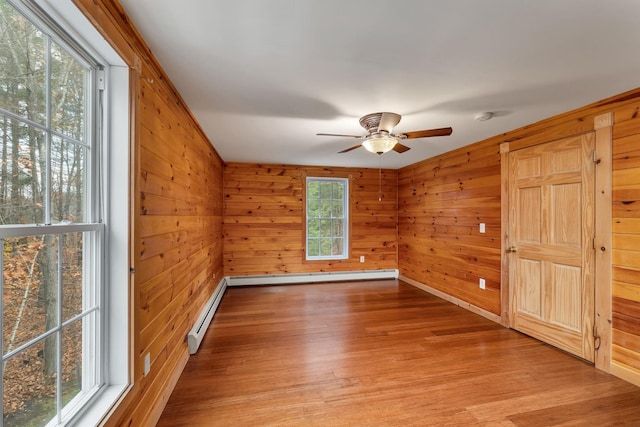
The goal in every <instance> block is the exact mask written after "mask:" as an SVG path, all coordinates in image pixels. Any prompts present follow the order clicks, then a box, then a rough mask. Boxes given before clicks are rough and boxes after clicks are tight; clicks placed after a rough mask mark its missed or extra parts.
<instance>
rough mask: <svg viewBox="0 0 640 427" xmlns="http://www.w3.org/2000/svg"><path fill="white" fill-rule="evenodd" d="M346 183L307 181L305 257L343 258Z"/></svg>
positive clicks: (344, 252)
mask: <svg viewBox="0 0 640 427" xmlns="http://www.w3.org/2000/svg"><path fill="white" fill-rule="evenodd" d="M347 191H348V187H347V180H346V179H342V178H339V179H321V178H309V179H308V180H307V257H308V258H310V259H313V258H336V259H337V258H346V256H347V253H346V250H347V245H346V241H347V234H346V230H347V227H346V225H347V216H346V214H347V211H348V209H347V206H348V205H347V203H348V199H347V197H346V195H347Z"/></svg>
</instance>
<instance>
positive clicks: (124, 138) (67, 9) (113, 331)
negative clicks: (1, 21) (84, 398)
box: [35, 0, 132, 426]
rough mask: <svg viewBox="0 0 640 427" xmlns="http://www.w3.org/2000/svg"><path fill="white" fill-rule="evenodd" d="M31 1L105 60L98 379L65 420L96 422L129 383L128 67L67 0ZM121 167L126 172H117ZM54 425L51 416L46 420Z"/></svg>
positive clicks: (122, 394)
mask: <svg viewBox="0 0 640 427" xmlns="http://www.w3.org/2000/svg"><path fill="white" fill-rule="evenodd" d="M35 2H36V3H37V4H38V5H39V6H40V7H41V8H42V9H43V10H44V11H45V12H46V13H47V14H49V16H50V17H51V18H53V19H54V20H55V21H56V22H57V23H58V24H59V25H60V26H61V27H63V28H64V29H65V31H67V33H68V34H69V35H70V36H72V37H73V38H74V39H75V40H77V41H79V42H81V43H82V45H83V46H84V47H85V48H86V49H87V50H88V51H90V52H91V53H92V54H93V55H94V56H95V57H96V58H98V59H100V60H101V61H102V62H103V63H104V64H105V77H106V86H105V91H104V93H105V98H104V110H105V112H106V115H107V117H108V121H106V122H105V123H103V125H104V127H103V129H102V131H103V146H102V153H101V155H102V162H103V163H102V167H103V168H104V170H105V171H107V173H106V174H105V175H106V182H104V186H103V187H104V191H105V199H106V200H105V204H106V206H107V210H106V212H105V218H104V222H105V224H106V233H105V236H104V237H105V246H106V252H105V255H106V261H108V262H106V263H105V267H106V268H105V270H104V274H105V278H104V281H103V284H104V286H103V289H101V292H102V294H103V296H102V297H103V303H102V306H103V312H104V318H103V319H102V325H103V331H102V338H103V341H102V345H101V348H102V354H100V355H98V357H99V358H100V360H99V361H98V363H101V364H102V370H103V372H102V381H103V385H102V387H101V389H100V390H99V392H98V393H96V394H95V395H94V396H93V397H92V399H91V400H90V401H89V402H88V403H87V404H86V405H84V407H83V408H82V410H80V411H78V413H77V414H75V415H74V416H72V417H71V418H70V420H69V421H68V425H79V426H80V425H82V426H84V425H100V424H102V423H104V422H105V421H106V419H107V417H108V415H109V414H110V413H111V412H112V411H113V410H114V409H115V406H116V404H117V402H119V401H120V400H121V399H122V398H123V397H124V395H125V393H126V392H127V391H128V390H129V389H130V388H131V378H132V374H131V366H130V360H131V348H130V330H131V329H130V324H129V322H130V310H131V308H130V304H131V301H132V298H131V297H130V294H131V292H130V286H129V278H130V274H129V217H130V207H129V188H130V186H129V171H130V167H129V165H130V159H129V136H130V132H129V129H130V123H129V68H128V67H127V65H126V63H125V62H124V61H123V60H122V59H121V58H120V56H119V55H118V54H117V53H116V52H115V50H114V49H113V48H112V47H111V46H110V45H109V43H108V42H107V41H106V40H105V39H104V38H103V37H102V35H100V33H99V32H98V31H97V30H96V28H95V27H94V26H93V25H92V24H91V23H90V22H89V20H87V18H86V17H85V16H84V15H83V13H82V12H81V11H80V10H78V8H77V7H76V6H75V5H74V4H73V2H72V0H35ZM123 172H126V173H123ZM50 424H51V425H55V420H53V421H52V423H50Z"/></svg>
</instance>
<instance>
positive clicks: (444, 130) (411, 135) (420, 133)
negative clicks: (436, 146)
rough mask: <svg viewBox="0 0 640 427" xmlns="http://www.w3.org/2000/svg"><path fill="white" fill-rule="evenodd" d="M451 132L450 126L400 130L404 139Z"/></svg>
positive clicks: (442, 134)
mask: <svg viewBox="0 0 640 427" xmlns="http://www.w3.org/2000/svg"><path fill="white" fill-rule="evenodd" d="M452 132H453V129H451V128H440V129H428V130H416V131H413V132H402V135H404V136H405V138H406V139H413V138H428V137H430V136H447V135H451V133H452Z"/></svg>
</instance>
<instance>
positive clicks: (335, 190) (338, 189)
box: [332, 182, 344, 200]
mask: <svg viewBox="0 0 640 427" xmlns="http://www.w3.org/2000/svg"><path fill="white" fill-rule="evenodd" d="M332 198H333V199H334V200H342V199H343V198H344V184H343V183H341V182H334V183H333V187H332Z"/></svg>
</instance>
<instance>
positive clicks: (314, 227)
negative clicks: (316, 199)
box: [307, 219, 320, 237]
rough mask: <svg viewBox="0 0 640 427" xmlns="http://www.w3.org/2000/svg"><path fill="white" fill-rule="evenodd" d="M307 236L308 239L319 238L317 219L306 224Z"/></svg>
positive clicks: (318, 222)
mask: <svg viewBox="0 0 640 427" xmlns="http://www.w3.org/2000/svg"><path fill="white" fill-rule="evenodd" d="M307 234H308V235H309V237H320V220H319V219H312V220H309V221H308V222H307Z"/></svg>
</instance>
